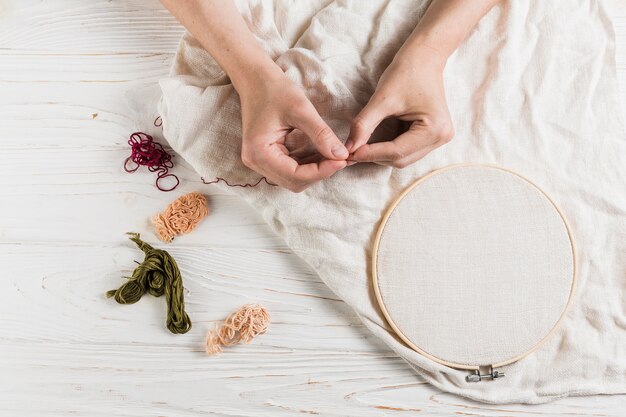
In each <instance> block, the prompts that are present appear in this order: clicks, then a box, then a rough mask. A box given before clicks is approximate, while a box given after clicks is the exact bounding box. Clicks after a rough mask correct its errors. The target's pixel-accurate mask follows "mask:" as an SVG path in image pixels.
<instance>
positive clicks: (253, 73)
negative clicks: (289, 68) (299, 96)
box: [227, 56, 285, 96]
mask: <svg viewBox="0 0 626 417" xmlns="http://www.w3.org/2000/svg"><path fill="white" fill-rule="evenodd" d="M227 72H228V76H229V77H230V80H231V82H232V83H233V86H234V87H235V90H237V93H238V94H239V95H240V96H242V95H245V94H246V93H247V92H248V91H254V90H258V89H259V86H260V85H264V84H267V83H272V82H274V81H278V80H281V79H284V78H285V73H284V72H283V70H282V69H281V68H280V67H279V66H278V65H277V64H276V63H275V62H274V61H272V59H271V58H270V57H269V56H263V57H259V59H257V60H248V61H246V62H245V64H243V65H237V66H236V68H234V69H233V70H231V71H227Z"/></svg>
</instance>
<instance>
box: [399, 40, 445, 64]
mask: <svg viewBox="0 0 626 417" xmlns="http://www.w3.org/2000/svg"><path fill="white" fill-rule="evenodd" d="M448 57H449V54H447V53H446V52H444V51H442V50H441V49H440V48H437V47H435V46H432V45H430V44H429V43H426V42H418V41H417V40H416V41H414V42H408V41H407V42H406V43H405V44H404V45H403V46H402V48H400V50H399V51H398V52H397V53H396V56H395V57H394V59H393V63H395V64H397V65H402V64H409V65H415V64H418V65H419V66H420V67H424V66H426V67H430V68H432V69H435V70H440V71H443V70H444V68H445V66H446V63H447V62H448Z"/></svg>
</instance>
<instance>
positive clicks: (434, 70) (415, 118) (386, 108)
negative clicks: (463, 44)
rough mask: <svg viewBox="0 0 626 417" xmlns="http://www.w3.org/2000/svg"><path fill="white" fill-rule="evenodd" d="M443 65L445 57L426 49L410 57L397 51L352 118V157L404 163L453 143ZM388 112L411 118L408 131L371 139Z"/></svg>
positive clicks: (389, 163) (379, 161)
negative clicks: (373, 141)
mask: <svg viewBox="0 0 626 417" xmlns="http://www.w3.org/2000/svg"><path fill="white" fill-rule="evenodd" d="M444 66H445V59H444V58H443V57H442V56H441V55H439V54H438V53H437V52H436V51H434V50H430V49H428V48H425V49H423V50H418V51H413V52H412V53H411V55H410V56H406V55H404V56H403V55H402V54H401V53H400V52H399V53H398V55H396V57H395V58H394V60H393V62H392V63H391V65H389V67H387V69H386V70H385V72H384V73H383V75H382V76H381V78H380V80H379V82H378V85H377V87H376V91H375V92H374V94H373V95H372V97H371V99H370V101H369V102H368V103H367V105H366V106H365V107H364V108H363V110H361V112H360V113H359V114H358V115H357V116H356V117H355V118H354V121H353V123H352V127H351V129H350V136H349V137H348V140H347V141H346V148H348V151H349V152H350V154H351V155H350V157H349V158H348V160H349V161H356V162H375V163H378V164H383V165H391V166H394V167H396V168H404V167H406V166H408V165H410V164H412V163H414V162H415V161H417V160H419V159H421V158H422V157H424V156H425V155H426V154H427V153H429V152H431V151H432V150H434V149H436V148H437V147H439V146H441V145H443V144H445V143H447V142H449V141H450V140H451V139H452V137H453V136H454V130H453V127H452V120H451V119H450V113H449V111H448V105H447V103H446V97H445V91H444V85H443V69H444ZM388 117H395V118H397V119H399V120H402V121H405V122H409V123H410V127H409V129H408V131H406V132H405V133H402V134H401V135H400V136H398V137H396V138H390V139H391V140H388V141H385V142H378V143H371V144H368V143H367V142H368V141H369V139H370V137H371V135H372V133H373V132H374V129H376V127H377V126H378V125H379V124H380V123H381V122H382V121H383V120H384V119H386V118H388Z"/></svg>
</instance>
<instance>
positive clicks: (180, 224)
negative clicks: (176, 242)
mask: <svg viewBox="0 0 626 417" xmlns="http://www.w3.org/2000/svg"><path fill="white" fill-rule="evenodd" d="M208 214H209V205H208V202H207V199H206V197H205V196H203V195H202V194H200V193H196V192H193V193H189V194H185V195H182V196H180V197H178V198H177V199H176V200H174V201H173V202H171V203H170V204H169V205H168V206H167V208H166V209H165V210H164V211H163V212H162V213H159V214H157V215H155V216H153V217H152V224H153V225H154V231H155V233H156V235H157V237H158V238H159V239H160V240H162V241H163V242H166V243H169V242H171V241H172V240H173V239H174V237H175V236H177V235H182V234H185V233H189V232H191V231H192V230H193V229H195V228H196V226H198V224H199V223H200V221H202V219H204V218H205V217H206V216H207V215H208Z"/></svg>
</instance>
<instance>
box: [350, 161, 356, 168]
mask: <svg viewBox="0 0 626 417" xmlns="http://www.w3.org/2000/svg"><path fill="white" fill-rule="evenodd" d="M356 163H357V162H356V161H348V166H349V167H351V166H352V165H354V164H356Z"/></svg>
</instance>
